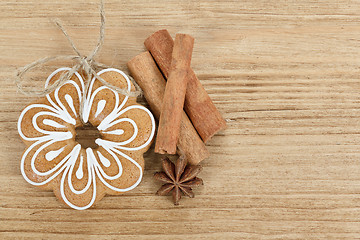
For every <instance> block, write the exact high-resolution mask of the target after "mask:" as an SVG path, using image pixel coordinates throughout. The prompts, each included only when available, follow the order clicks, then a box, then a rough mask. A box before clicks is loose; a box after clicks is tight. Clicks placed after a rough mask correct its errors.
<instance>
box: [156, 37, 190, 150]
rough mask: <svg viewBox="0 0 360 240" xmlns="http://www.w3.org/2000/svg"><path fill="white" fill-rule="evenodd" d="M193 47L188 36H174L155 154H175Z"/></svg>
mask: <svg viewBox="0 0 360 240" xmlns="http://www.w3.org/2000/svg"><path fill="white" fill-rule="evenodd" d="M193 46H194V38H192V37H191V36H190V35H186V34H176V36H175V43H174V48H173V52H172V60H171V69H170V73H169V79H168V81H167V83H166V87H165V93H164V98H163V103H162V107H161V114H160V120H159V127H158V132H157V137H156V143H155V152H157V153H161V154H166V153H167V154H175V153H176V145H177V142H178V137H179V131H180V123H181V115H182V112H183V108H184V100H185V92H186V85H187V80H188V79H187V78H186V75H187V72H188V69H189V68H190V62H191V55H192V49H193Z"/></svg>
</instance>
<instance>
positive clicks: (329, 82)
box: [0, 0, 360, 239]
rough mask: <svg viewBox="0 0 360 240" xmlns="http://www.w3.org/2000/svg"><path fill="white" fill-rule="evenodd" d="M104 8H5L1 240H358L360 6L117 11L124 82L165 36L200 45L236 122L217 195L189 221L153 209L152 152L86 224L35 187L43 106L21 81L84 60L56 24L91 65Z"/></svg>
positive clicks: (84, 214) (164, 203) (1, 20)
mask: <svg viewBox="0 0 360 240" xmlns="http://www.w3.org/2000/svg"><path fill="white" fill-rule="evenodd" d="M97 6H98V2H97V1H95V0H91V1H80V0H71V1H70V0H61V1H60V0H53V1H36V0H23V1H15V0H2V1H1V2H0V11H1V16H0V30H1V31H0V53H1V54H0V79H1V87H0V112H1V114H0V143H1V144H0V162H1V168H0V239H84V238H86V239H119V238H121V237H123V238H126V239H170V238H171V239H189V238H191V239H359V238H360V148H359V142H360V134H359V133H360V130H359V123H358V117H359V115H360V108H359V103H360V94H359V91H360V84H359V80H360V79H359V73H360V68H359V66H360V58H359V52H360V24H359V23H360V14H359V12H360V4H359V2H358V1H351V0H337V1H331V0H320V1H314V0H304V1H292V0H291V1H285V0H276V1H275V0H269V1H258V0H244V1H236V0H233V1H193V0H184V1H178V0H170V1H160V0H159V1H158V0H156V1H147V0H140V1H116V0H108V1H107V2H106V14H107V28H106V38H105V44H104V48H103V49H102V51H101V53H100V55H99V57H98V60H99V61H100V62H103V63H105V64H110V65H113V66H114V67H118V68H120V69H126V62H127V61H128V60H130V59H131V58H132V57H134V56H135V55H137V54H139V53H140V52H143V51H144V47H143V41H144V40H145V38H146V37H147V36H149V35H150V34H151V33H153V32H155V31H156V30H159V29H163V28H167V29H169V31H170V33H171V34H172V35H173V36H175V33H177V32H182V33H188V34H190V35H192V36H194V38H195V46H194V52H193V58H192V68H193V69H194V71H195V72H196V73H197V75H198V77H199V79H200V81H201V83H202V84H203V85H204V88H205V89H206V90H207V91H208V93H209V95H210V97H211V98H212V100H213V101H214V104H215V105H216V107H217V108H218V109H219V111H220V112H221V113H222V114H223V116H224V117H225V118H226V119H227V121H228V128H227V129H226V130H225V131H224V132H222V133H220V134H218V135H217V136H215V137H214V138H213V139H212V140H210V141H209V143H208V149H209V151H210V154H211V155H210V157H209V158H208V159H206V160H204V161H203V162H202V163H203V172H202V173H201V174H200V176H199V177H201V178H202V179H203V180H204V182H205V185H204V186H203V187H200V188H198V189H196V190H195V194H196V197H195V198H194V199H188V198H184V199H183V200H182V201H181V202H180V206H178V207H175V206H173V205H172V203H171V201H170V197H159V196H155V195H154V193H155V192H156V190H157V189H158V187H159V185H160V184H158V183H156V182H154V181H153V179H152V174H153V173H154V172H155V171H157V170H159V169H160V161H159V159H158V158H159V156H157V155H155V154H153V153H152V152H153V149H150V152H149V153H147V154H146V167H145V168H146V169H145V175H144V179H143V182H142V183H141V184H140V186H139V187H137V188H136V189H135V190H133V191H131V192H129V193H127V194H125V195H123V196H107V197H105V198H104V199H103V200H102V201H101V202H99V203H98V204H96V206H95V207H94V208H92V209H89V210H86V211H75V210H72V209H68V208H67V207H66V206H64V205H63V204H62V203H60V202H59V201H57V200H56V198H55V197H54V195H53V193H52V192H44V191H42V190H40V189H37V188H35V187H33V186H30V185H29V184H27V183H26V182H25V181H24V180H23V178H22V176H21V174H20V168H19V162H20V156H21V154H22V151H23V150H24V147H25V146H24V145H23V144H22V143H21V140H20V137H19V136H18V134H17V130H16V122H17V118H18V116H19V114H20V111H21V110H22V109H23V108H24V107H25V105H26V104H27V103H29V102H31V101H33V100H34V98H31V97H24V96H22V95H20V94H19V93H17V91H16V88H15V87H14V84H13V78H14V73H15V72H16V69H17V68H18V67H21V66H23V65H25V64H27V63H29V62H31V61H34V60H36V59H38V58H41V57H45V56H49V55H55V54H72V52H71V49H70V47H69V46H68V43H67V41H66V40H65V39H64V37H63V36H62V35H61V32H60V31H59V30H58V29H56V27H54V25H53V24H52V23H51V21H50V20H49V19H50V18H60V19H61V20H62V21H63V23H64V25H65V27H66V29H67V30H68V32H69V34H70V35H71V36H72V37H73V39H74V41H75V42H76V44H77V45H78V47H79V49H80V51H82V52H84V53H85V54H86V53H88V52H90V51H91V49H92V47H93V46H94V45H95V43H96V41H97V34H98V25H99V22H100V19H99V17H98V8H97ZM43 72H44V73H42V72H41V71H38V72H37V73H34V76H35V77H39V76H40V75H41V76H43V77H45V76H46V74H48V72H47V71H43ZM35 83H37V82H36V81H35Z"/></svg>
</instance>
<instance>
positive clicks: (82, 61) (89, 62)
mask: <svg viewBox="0 0 360 240" xmlns="http://www.w3.org/2000/svg"><path fill="white" fill-rule="evenodd" d="M100 18H101V25H100V34H99V40H98V42H97V44H96V46H95V48H94V50H93V51H92V52H91V54H90V55H89V56H84V55H82V54H81V53H80V51H79V50H78V49H77V47H76V46H75V44H74V42H73V41H72V39H71V38H70V36H69V35H68V34H67V32H66V30H65V28H64V27H63V26H62V24H61V23H60V22H59V20H55V21H54V23H55V24H56V25H57V26H58V27H59V28H60V30H61V31H62V33H63V34H64V36H65V38H66V39H67V40H68V42H69V43H70V45H71V47H72V49H73V50H74V52H75V53H76V54H77V55H58V56H54V57H45V58H42V59H39V60H37V61H35V62H32V63H30V64H28V65H26V66H24V67H23V68H22V69H21V70H19V72H18V73H17V75H16V78H15V84H16V86H17V88H18V90H19V91H20V92H21V93H23V94H24V95H27V96H38V97H44V96H46V95H47V94H49V93H51V92H52V91H54V90H55V89H56V88H58V87H59V86H61V85H62V84H63V83H65V82H66V81H68V80H70V79H71V77H72V76H73V75H74V74H75V72H78V71H79V70H80V69H82V70H84V72H85V74H86V76H87V80H86V85H85V89H84V94H83V97H82V103H84V101H85V98H86V96H87V94H88V91H89V86H90V82H91V78H92V76H94V77H95V78H96V79H97V80H99V81H100V82H101V83H102V84H103V85H104V86H106V87H108V88H110V89H112V90H114V91H116V92H118V93H120V94H122V95H125V96H129V97H137V96H140V95H142V90H141V88H140V87H139V85H138V84H137V83H136V82H135V81H134V79H133V78H131V77H129V79H130V81H131V82H132V83H133V84H134V86H135V88H136V90H135V91H128V90H127V89H123V88H119V87H117V86H114V85H112V84H110V83H108V82H107V81H105V80H104V79H103V78H102V77H100V76H99V75H98V74H97V73H96V71H95V70H94V68H109V67H110V66H107V65H105V64H102V63H98V62H96V61H95V60H94V57H95V56H96V55H97V53H98V52H99V51H100V49H101V47H102V45H103V42H104V37H105V11H104V3H103V0H101V1H100ZM56 60H73V61H77V62H78V63H77V64H75V65H74V66H73V67H72V68H71V69H70V70H68V71H67V72H65V73H64V74H62V75H61V76H60V78H59V79H57V80H56V81H55V82H54V83H53V84H52V85H50V86H47V87H45V89H44V90H42V91H35V90H26V89H25V88H24V87H23V86H22V81H23V76H24V75H25V73H26V72H28V71H30V70H32V69H33V68H35V67H37V66H41V65H44V64H46V63H48V62H52V61H56ZM82 111H83V104H80V116H82ZM81 120H82V119H81Z"/></svg>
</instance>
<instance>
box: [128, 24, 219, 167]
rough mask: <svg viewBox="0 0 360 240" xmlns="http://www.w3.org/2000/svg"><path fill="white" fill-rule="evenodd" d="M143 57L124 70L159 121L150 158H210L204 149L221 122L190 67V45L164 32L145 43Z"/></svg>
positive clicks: (184, 38) (184, 37) (190, 40)
mask: <svg viewBox="0 0 360 240" xmlns="http://www.w3.org/2000/svg"><path fill="white" fill-rule="evenodd" d="M144 44H145V47H146V48H147V50H148V51H146V52H144V53H141V54H139V55H137V56H136V57H134V58H133V59H131V60H130V61H129V62H128V63H127V66H128V68H129V70H130V72H131V74H132V76H133V78H134V79H135V81H136V82H137V83H138V84H139V86H140V87H141V88H142V89H143V92H144V96H145V98H146V100H147V102H148V103H149V105H150V108H151V110H152V112H153V113H154V115H155V117H156V118H157V119H158V120H159V127H158V133H157V138H156V142H155V152H157V153H161V154H175V153H176V152H178V153H179V155H185V157H186V158H187V159H188V162H189V163H190V164H198V163H199V162H201V161H202V160H203V159H205V158H207V157H208V156H209V153H208V151H207V149H206V147H205V143H206V142H207V141H208V140H209V139H210V138H211V137H212V136H213V135H214V134H216V133H217V132H218V131H220V130H222V129H225V128H226V122H225V120H224V119H223V118H222V116H221V114H220V113H219V111H218V110H217V109H216V107H215V105H214V104H213V102H212V101H211V99H210V97H209V95H208V94H207V92H206V91H205V89H204V88H203V86H202V85H201V83H200V81H199V79H198V78H197V77H196V75H195V73H194V71H193V70H192V69H191V67H190V62H191V57H192V50H193V45H194V39H193V38H192V37H191V36H189V35H187V34H177V35H176V37H175V41H174V40H173V39H172V37H171V36H170V34H169V32H168V31H167V30H160V31H157V32H155V33H154V34H152V35H151V36H150V37H148V38H147V39H146V40H145V43H144Z"/></svg>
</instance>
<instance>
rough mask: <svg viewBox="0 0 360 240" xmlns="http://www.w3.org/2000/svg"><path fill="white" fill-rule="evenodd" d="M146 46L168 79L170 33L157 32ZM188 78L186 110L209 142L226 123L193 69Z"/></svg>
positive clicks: (147, 41) (171, 49)
mask: <svg viewBox="0 0 360 240" xmlns="http://www.w3.org/2000/svg"><path fill="white" fill-rule="evenodd" d="M144 44H145V47H146V48H147V49H148V50H149V51H150V53H151V55H152V56H153V57H154V59H155V61H156V63H157V65H158V66H159V68H160V69H161V71H162V73H163V74H164V76H165V77H166V78H168V77H169V72H170V68H171V54H172V51H173V47H174V41H173V39H172V38H171V36H170V34H169V32H168V31H167V30H166V29H164V30H160V31H157V32H155V33H154V34H152V35H151V36H150V37H148V38H147V39H146V40H145V42H144ZM187 78H188V84H187V89H186V95H185V103H184V108H185V111H186V113H187V114H188V116H189V118H190V119H191V121H192V123H193V125H194V127H195V128H196V130H197V132H198V133H199V135H200V136H201V138H202V140H203V141H204V142H207V141H208V140H209V139H210V138H211V137H212V136H213V135H214V134H216V133H217V132H218V131H220V130H222V129H225V128H226V122H225V120H224V119H223V117H222V116H221V114H220V112H219V111H218V110H217V109H216V107H215V105H214V104H213V102H212V101H211V99H210V97H209V95H208V94H207V92H206V90H205V89H204V87H203V86H202V85H201V83H200V81H199V79H198V78H197V77H196V75H195V73H194V71H193V70H192V69H190V70H189V72H188V74H187Z"/></svg>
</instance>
